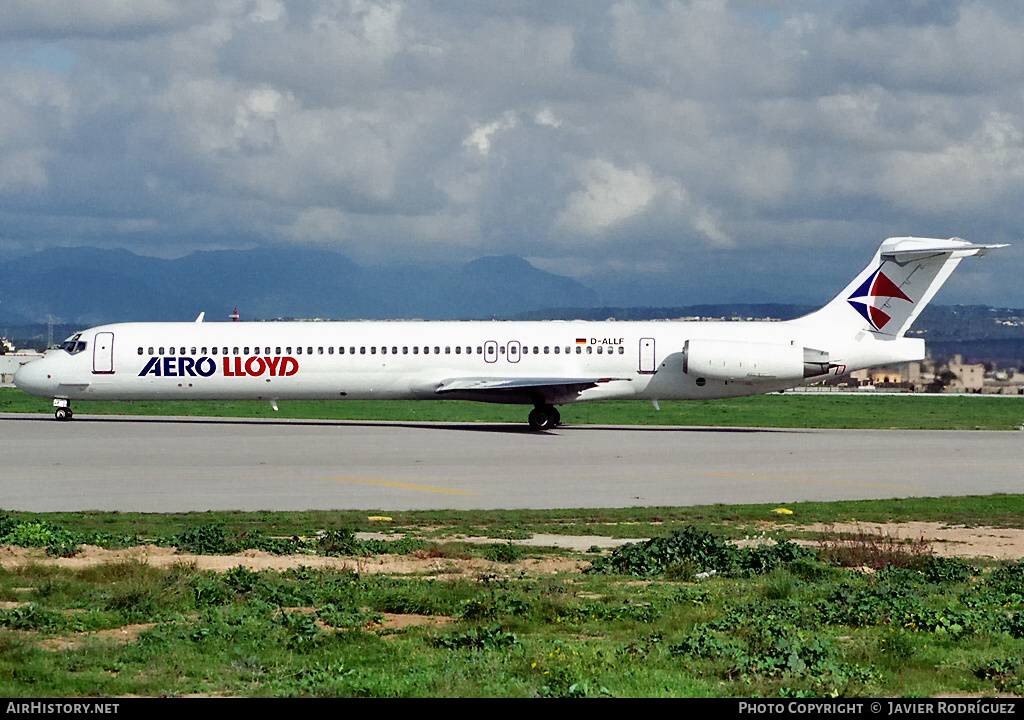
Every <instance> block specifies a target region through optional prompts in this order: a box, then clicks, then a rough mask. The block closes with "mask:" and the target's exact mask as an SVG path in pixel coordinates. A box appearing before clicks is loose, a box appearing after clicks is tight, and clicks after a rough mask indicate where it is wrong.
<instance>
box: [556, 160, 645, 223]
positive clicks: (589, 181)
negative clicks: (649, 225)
mask: <svg viewBox="0 0 1024 720" xmlns="http://www.w3.org/2000/svg"><path fill="white" fill-rule="evenodd" d="M580 174H581V178H580V179H581V181H582V183H583V185H584V187H583V189H582V190H577V191H576V192H574V193H572V194H571V195H569V197H568V198H567V200H566V204H565V208H564V209H563V210H562V212H561V213H560V214H559V216H558V223H559V224H560V225H562V226H563V227H565V228H567V229H568V230H570V231H571V232H578V233H594V232H597V231H600V230H604V229H605V228H607V227H609V226H611V225H615V224H616V223H619V222H622V221H623V220H626V219H627V218H631V217H633V216H634V215H636V214H637V213H639V212H642V211H643V209H644V208H646V207H647V206H648V205H649V204H650V202H651V200H653V199H654V197H655V196H656V195H657V194H658V187H657V185H656V183H655V181H654V179H653V178H652V177H651V172H650V170H649V169H648V168H646V167H644V166H642V165H641V166H636V167H633V168H618V167H616V166H615V165H613V164H612V163H610V162H608V161H607V160H590V161H588V162H586V163H585V164H584V166H583V168H582V169H581V173H580Z"/></svg>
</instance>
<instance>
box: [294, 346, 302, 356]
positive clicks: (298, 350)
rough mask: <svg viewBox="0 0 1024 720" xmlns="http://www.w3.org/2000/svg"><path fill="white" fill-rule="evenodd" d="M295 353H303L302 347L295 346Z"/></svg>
mask: <svg viewBox="0 0 1024 720" xmlns="http://www.w3.org/2000/svg"><path fill="white" fill-rule="evenodd" d="M295 354H296V355H301V354H302V348H301V347H297V348H295Z"/></svg>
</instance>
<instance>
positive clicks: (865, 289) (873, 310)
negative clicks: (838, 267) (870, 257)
mask: <svg viewBox="0 0 1024 720" xmlns="http://www.w3.org/2000/svg"><path fill="white" fill-rule="evenodd" d="M872 298H885V299H886V300H888V299H889V298H899V299H900V300H906V301H907V302H909V303H913V302H914V301H913V300H911V299H910V298H909V297H907V294H906V293H905V292H903V291H902V290H900V289H899V288H898V287H897V286H896V283H894V282H893V281H892V280H890V279H889V278H888V277H886V276H885V275H884V274H883V273H882V268H878V269H877V270H875V271H874V272H873V273H871V275H870V277H868V279H867V280H865V281H864V282H863V283H862V284H861V286H860V287H859V288H857V289H856V290H855V291H854V292H853V294H852V295H850V297H848V298H847V302H848V303H850V305H852V306H853V308H854V309H855V310H856V311H857V312H859V313H860V314H861V315H863V316H864V319H865V320H867V321H868V322H869V323H871V327H873V328H874V329H875V330H881V329H882V328H883V327H885V325H886V323H888V322H889V320H891V319H892V318H891V317H890V316H889V315H888V314H887V313H885V312H884V311H883V310H882V309H881V308H877V307H875V305H874V304H873V300H872ZM883 304H884V303H883Z"/></svg>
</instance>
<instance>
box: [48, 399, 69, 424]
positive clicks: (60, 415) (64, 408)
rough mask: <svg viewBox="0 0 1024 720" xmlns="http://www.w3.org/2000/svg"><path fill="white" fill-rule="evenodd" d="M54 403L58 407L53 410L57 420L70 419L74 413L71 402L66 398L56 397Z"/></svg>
mask: <svg viewBox="0 0 1024 720" xmlns="http://www.w3.org/2000/svg"><path fill="white" fill-rule="evenodd" d="M53 404H54V405H56V406H57V409H56V410H54V411H53V417H55V418H56V419H57V420H61V421H64V420H70V419H71V418H72V417H74V415H72V414H71V403H70V402H69V401H68V400H67V399H65V398H54V399H53Z"/></svg>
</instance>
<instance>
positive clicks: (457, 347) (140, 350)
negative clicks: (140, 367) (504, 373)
mask: <svg viewBox="0 0 1024 720" xmlns="http://www.w3.org/2000/svg"><path fill="white" fill-rule="evenodd" d="M141 354H142V348H139V355H141ZM455 354H456V355H461V354H462V348H461V347H459V346H458V345H456V346H455Z"/></svg>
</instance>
